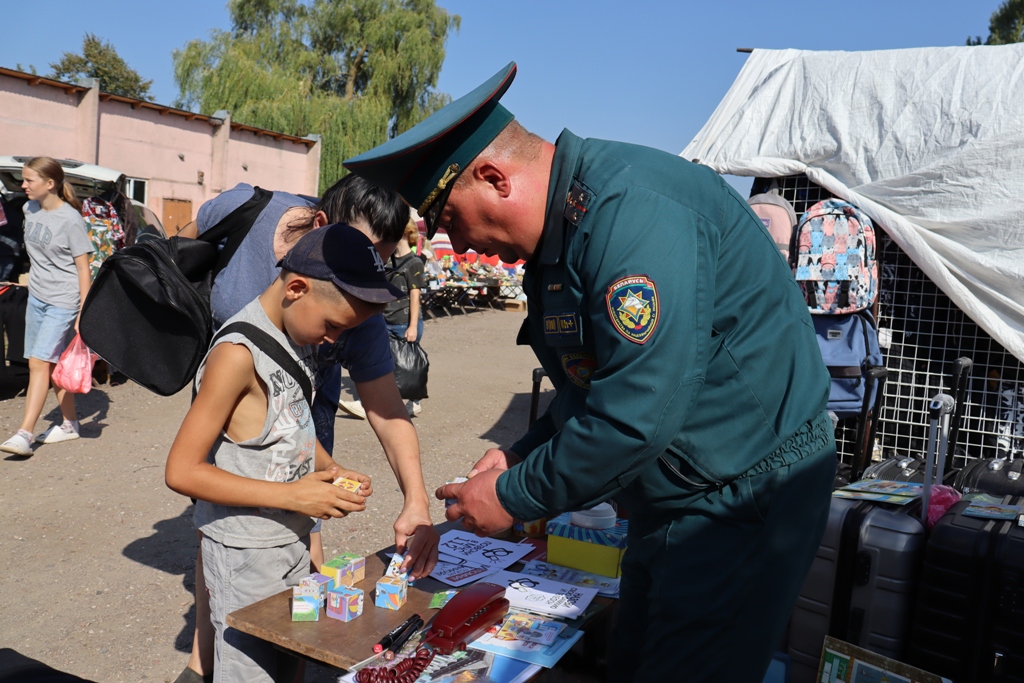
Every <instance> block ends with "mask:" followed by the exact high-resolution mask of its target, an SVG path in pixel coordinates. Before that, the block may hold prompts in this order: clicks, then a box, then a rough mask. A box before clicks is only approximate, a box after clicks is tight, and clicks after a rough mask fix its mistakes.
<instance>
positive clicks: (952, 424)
mask: <svg viewBox="0 0 1024 683" xmlns="http://www.w3.org/2000/svg"><path fill="white" fill-rule="evenodd" d="M973 364H974V363H973V362H972V361H971V359H970V358H967V357H962V358H957V359H956V360H955V361H953V373H952V374H953V393H952V396H953V399H954V400H955V406H954V408H953V412H952V415H951V417H950V418H949V427H948V436H946V437H944V438H946V439H947V441H948V443H949V448H948V449H945V451H946V457H945V459H944V461H943V463H942V467H941V469H942V471H943V475H942V483H944V484H953V482H954V480H955V479H956V476H957V473H956V472H955V471H954V470H953V454H954V452H955V449H956V440H957V436H958V434H959V433H960V421H961V419H962V416H963V406H964V403H965V401H966V396H967V385H968V375H970V372H971V366H972V365H973ZM924 471H925V459H924V458H915V457H912V456H893V457H891V458H887V459H885V460H882V461H881V462H876V463H875V464H873V465H871V466H870V467H868V468H867V469H865V470H863V472H864V474H863V475H862V478H864V479H883V480H887V481H889V480H891V481H902V482H916V483H918V484H920V483H922V482H924V477H925V474H924Z"/></svg>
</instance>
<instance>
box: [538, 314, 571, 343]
mask: <svg viewBox="0 0 1024 683" xmlns="http://www.w3.org/2000/svg"><path fill="white" fill-rule="evenodd" d="M579 331H580V321H579V316H578V315H576V314H575V313H555V314H553V315H546V316H544V334H545V335H550V336H556V337H560V336H566V335H568V336H572V335H576V334H579Z"/></svg>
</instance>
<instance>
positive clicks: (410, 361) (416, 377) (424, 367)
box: [391, 334, 430, 401]
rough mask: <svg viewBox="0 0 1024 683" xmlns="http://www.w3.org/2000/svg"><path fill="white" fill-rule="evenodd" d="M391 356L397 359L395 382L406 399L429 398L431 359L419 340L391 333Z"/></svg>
mask: <svg viewBox="0 0 1024 683" xmlns="http://www.w3.org/2000/svg"><path fill="white" fill-rule="evenodd" d="M391 356H392V357H393V358H394V359H395V382H396V383H397V384H398V393H400V394H401V395H402V398H403V399H405V400H406V401H419V400H421V399H424V398H427V371H428V370H430V359H428V358H427V352H426V351H424V350H423V347H422V346H420V344H419V342H411V341H406V339H405V337H399V336H396V335H394V334H392V335H391Z"/></svg>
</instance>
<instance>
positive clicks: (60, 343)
mask: <svg viewBox="0 0 1024 683" xmlns="http://www.w3.org/2000/svg"><path fill="white" fill-rule="evenodd" d="M77 317H78V310H77V309H75V310H72V309H67V308H59V307H58V306H54V305H52V304H47V303H43V302H42V301H40V300H39V299H37V298H35V297H34V296H32V295H31V294H29V295H28V305H27V306H26V307H25V358H38V359H39V360H44V361H47V362H49V363H56V362H57V361H58V360H59V359H60V354H61V353H63V352H64V349H66V348H67V346H68V344H70V343H71V340H72V339H74V338H75V319H76V318H77Z"/></svg>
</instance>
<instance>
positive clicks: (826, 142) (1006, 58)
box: [681, 44, 1024, 360]
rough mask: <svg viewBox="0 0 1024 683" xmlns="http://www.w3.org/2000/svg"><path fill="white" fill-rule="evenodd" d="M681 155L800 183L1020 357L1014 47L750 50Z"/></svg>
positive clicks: (1023, 128) (1022, 276)
mask: <svg viewBox="0 0 1024 683" xmlns="http://www.w3.org/2000/svg"><path fill="white" fill-rule="evenodd" d="M681 156H683V157H685V158H687V159H692V160H697V161H699V163H702V164H705V165H707V166H710V167H711V168H713V169H714V170H716V171H718V172H719V173H730V174H733V175H745V176H761V177H774V176H783V175H792V174H797V173H805V174H807V176H808V178H810V179H811V180H812V181H813V182H815V183H817V184H819V185H821V186H822V187H824V188H825V189H826V190H828V191H829V192H832V193H833V194H835V195H837V196H839V197H841V198H843V199H845V200H847V201H849V202H851V203H852V204H855V205H857V206H859V207H860V208H861V209H863V210H864V211H866V212H867V213H868V215H870V216H871V217H872V218H874V219H875V220H876V221H877V222H879V223H881V225H882V226H884V228H885V230H886V232H888V233H889V235H890V236H891V237H892V238H893V239H894V240H895V241H896V243H897V244H899V246H900V247H901V248H902V249H903V250H904V251H905V252H906V253H907V254H908V255H909V256H910V258H912V259H913V260H914V262H915V263H916V264H917V265H918V266H919V267H920V268H921V270H922V271H924V273H925V274H926V275H927V276H928V277H929V278H931V280H932V281H933V282H934V283H935V284H936V285H937V286H938V287H939V288H940V289H942V291H943V292H945V293H946V294H947V295H948V296H949V298H950V299H952V300H953V302H954V303H955V304H956V305H957V306H959V307H960V308H961V309H962V310H963V311H964V312H965V313H967V315H969V316H970V317H971V318H972V319H973V320H974V321H975V322H976V323H977V324H978V325H979V326H981V327H982V328H983V329H984V330H985V331H987V332H988V333H989V334H991V335H992V337H993V338H994V339H996V341H998V342H999V343H1000V344H1002V345H1003V346H1005V347H1006V349H1007V350H1008V351H1009V352H1010V353H1012V354H1013V355H1014V356H1016V357H1017V358H1018V359H1021V360H1024V44H1016V45H1004V46H993V47H989V46H978V47H949V48H920V49H907V50H884V51H876V52H809V51H802V50H755V51H754V52H753V53H752V54H751V56H750V58H749V59H748V60H747V63H746V65H745V66H744V67H743V69H742V71H740V74H739V76H737V78H736V82H735V83H733V85H732V88H730V90H729V92H728V93H726V95H725V98H724V99H723V100H722V102H721V103H720V104H719V105H718V108H717V109H716V110H715V112H714V114H712V116H711V118H710V120H708V122H707V123H706V124H705V125H704V127H703V128H702V129H701V131H700V132H699V133H698V134H697V137H696V138H695V139H694V140H693V142H691V143H690V144H689V145H688V146H687V148H686V149H684V150H683V152H682V155H681Z"/></svg>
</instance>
